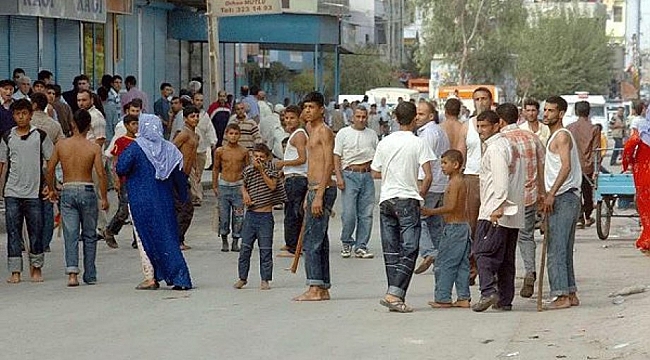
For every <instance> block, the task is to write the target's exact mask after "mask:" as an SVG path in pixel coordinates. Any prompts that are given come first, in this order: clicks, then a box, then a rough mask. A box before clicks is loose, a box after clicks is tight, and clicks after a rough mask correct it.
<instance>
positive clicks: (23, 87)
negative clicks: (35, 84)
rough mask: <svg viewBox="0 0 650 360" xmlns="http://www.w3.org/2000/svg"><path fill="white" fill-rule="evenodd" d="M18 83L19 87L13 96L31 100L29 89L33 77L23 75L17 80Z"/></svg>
mask: <svg viewBox="0 0 650 360" xmlns="http://www.w3.org/2000/svg"><path fill="white" fill-rule="evenodd" d="M16 85H17V86H18V89H17V90H16V92H15V93H14V95H13V96H12V97H13V99H14V100H20V99H27V100H29V96H28V94H29V89H31V87H32V79H30V78H28V77H27V76H21V77H19V78H18V80H16Z"/></svg>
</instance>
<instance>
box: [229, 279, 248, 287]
mask: <svg viewBox="0 0 650 360" xmlns="http://www.w3.org/2000/svg"><path fill="white" fill-rule="evenodd" d="M246 284H248V281H246V280H242V279H239V280H237V282H236V283H235V284H234V285H233V286H232V287H234V288H235V289H241V288H243V287H244V286H246Z"/></svg>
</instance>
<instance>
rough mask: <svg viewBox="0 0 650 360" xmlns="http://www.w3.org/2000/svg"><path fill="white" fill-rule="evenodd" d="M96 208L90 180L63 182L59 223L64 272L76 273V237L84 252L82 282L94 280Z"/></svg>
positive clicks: (95, 279)
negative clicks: (62, 244)
mask: <svg viewBox="0 0 650 360" xmlns="http://www.w3.org/2000/svg"><path fill="white" fill-rule="evenodd" d="M97 212H98V209H97V194H95V189H94V186H93V185H92V184H74V183H66V184H63V191H61V223H62V224H63V238H64V241H65V273H66V274H78V273H79V240H81V241H82V242H83V256H84V259H83V263H84V275H83V281H84V282H86V283H93V282H95V281H97V270H96V269H95V256H96V254H97ZM80 228H81V229H80ZM79 234H81V236H80V235H79Z"/></svg>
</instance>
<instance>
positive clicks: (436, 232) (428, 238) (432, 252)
mask: <svg viewBox="0 0 650 360" xmlns="http://www.w3.org/2000/svg"><path fill="white" fill-rule="evenodd" d="M444 196H445V194H444V193H433V192H428V193H427V195H426V197H425V198H424V207H426V208H431V209H434V208H437V207H441V206H442V199H443V198H444ZM422 222H423V224H422V225H424V226H422V233H421V234H420V256H422V257H426V256H433V257H434V258H437V257H438V248H439V246H440V241H441V238H442V231H443V227H444V226H445V221H444V219H443V217H442V215H433V216H428V217H425V218H422Z"/></svg>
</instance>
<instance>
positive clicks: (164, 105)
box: [153, 82, 174, 134]
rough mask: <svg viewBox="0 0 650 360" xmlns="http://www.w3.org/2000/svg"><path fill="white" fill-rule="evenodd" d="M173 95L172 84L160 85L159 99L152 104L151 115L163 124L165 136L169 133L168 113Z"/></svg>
mask: <svg viewBox="0 0 650 360" xmlns="http://www.w3.org/2000/svg"><path fill="white" fill-rule="evenodd" d="M173 94H174V88H173V87H172V84H170V83H168V82H164V83H162V84H160V98H158V100H156V102H155V103H153V113H154V114H156V115H158V117H159V118H160V121H161V122H162V124H163V127H164V132H163V133H165V134H167V133H169V132H170V130H169V129H170V127H171V124H170V123H169V112H170V111H171V106H172V104H171V99H172V95H173Z"/></svg>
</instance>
